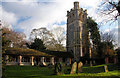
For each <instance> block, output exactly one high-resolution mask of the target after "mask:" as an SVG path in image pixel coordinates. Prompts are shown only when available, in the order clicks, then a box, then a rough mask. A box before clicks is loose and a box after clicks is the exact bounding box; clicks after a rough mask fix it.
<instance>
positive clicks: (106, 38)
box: [101, 33, 115, 49]
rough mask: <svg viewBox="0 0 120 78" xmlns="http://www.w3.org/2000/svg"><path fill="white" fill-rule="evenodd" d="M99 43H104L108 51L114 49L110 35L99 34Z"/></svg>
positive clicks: (112, 37) (112, 36)
mask: <svg viewBox="0 0 120 78" xmlns="http://www.w3.org/2000/svg"><path fill="white" fill-rule="evenodd" d="M101 42H104V43H106V46H108V47H109V48H110V49H114V45H113V43H114V42H115V40H114V35H113V34H112V33H104V34H102V33H101Z"/></svg>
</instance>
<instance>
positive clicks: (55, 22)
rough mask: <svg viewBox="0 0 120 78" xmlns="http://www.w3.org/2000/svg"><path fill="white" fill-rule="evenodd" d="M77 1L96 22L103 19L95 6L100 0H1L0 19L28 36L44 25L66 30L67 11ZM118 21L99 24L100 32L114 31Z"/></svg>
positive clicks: (49, 27) (48, 27) (50, 28)
mask: <svg viewBox="0 0 120 78" xmlns="http://www.w3.org/2000/svg"><path fill="white" fill-rule="evenodd" d="M75 1H79V6H80V8H83V9H87V13H88V16H90V17H92V18H93V19H94V20H95V21H96V22H97V23H100V22H101V21H102V20H103V17H101V16H100V15H99V14H98V12H97V8H98V5H99V4H100V2H101V0H2V3H1V4H0V11H1V12H0V19H2V22H3V23H4V24H6V26H8V27H9V28H11V29H14V30H15V31H18V32H24V33H25V34H26V36H27V39H28V38H29V35H30V32H31V31H32V29H35V28H36V29H37V28H41V27H46V28H47V29H49V30H52V29H53V28H55V27H63V28H64V29H65V31H66V23H67V17H66V15H67V11H68V10H70V9H71V8H73V2H75ZM117 25H118V23H117V22H116V23H114V24H112V26H110V25H109V23H108V24H104V25H101V26H100V31H101V32H114V33H116V34H117V32H116V30H117V29H118V27H117Z"/></svg>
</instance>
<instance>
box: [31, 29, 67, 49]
mask: <svg viewBox="0 0 120 78" xmlns="http://www.w3.org/2000/svg"><path fill="white" fill-rule="evenodd" d="M35 38H40V39H41V40H42V41H43V43H44V44H45V46H46V49H49V50H55V51H64V50H65V48H64V47H63V44H62V43H63V41H64V40H65V34H64V29H63V28H61V27H57V28H54V29H53V30H52V31H49V30H47V29H46V28H39V29H33V30H32V32H31V34H30V39H31V40H34V39H35Z"/></svg>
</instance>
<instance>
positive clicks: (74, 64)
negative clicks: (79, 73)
mask: <svg viewBox="0 0 120 78" xmlns="http://www.w3.org/2000/svg"><path fill="white" fill-rule="evenodd" d="M76 69H77V62H74V63H73V65H72V69H71V72H70V74H75V73H76Z"/></svg>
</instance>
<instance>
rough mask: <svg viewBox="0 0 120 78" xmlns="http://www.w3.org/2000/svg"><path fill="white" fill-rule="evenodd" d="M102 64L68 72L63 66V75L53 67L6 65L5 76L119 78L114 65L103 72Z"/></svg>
mask: <svg viewBox="0 0 120 78" xmlns="http://www.w3.org/2000/svg"><path fill="white" fill-rule="evenodd" d="M103 66H104V65H97V66H92V67H87V66H86V67H85V66H84V67H83V73H79V74H68V73H69V72H70V67H65V68H64V69H65V73H66V74H63V75H59V76H57V75H54V68H48V67H39V66H6V71H5V74H6V78H120V70H117V66H116V65H108V69H109V72H106V73H105V72H104V67H103Z"/></svg>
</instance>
